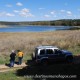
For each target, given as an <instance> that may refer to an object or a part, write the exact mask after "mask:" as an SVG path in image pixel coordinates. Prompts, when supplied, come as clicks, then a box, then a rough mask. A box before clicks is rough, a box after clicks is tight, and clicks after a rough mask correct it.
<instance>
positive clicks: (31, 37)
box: [0, 30, 80, 64]
mask: <svg viewBox="0 0 80 80" xmlns="http://www.w3.org/2000/svg"><path fill="white" fill-rule="evenodd" d="M39 45H52V46H58V47H60V48H61V49H67V50H70V51H71V52H73V54H74V55H77V54H80V30H65V31H54V32H26V33H0V64H2V63H4V62H5V63H6V62H9V55H10V53H11V50H19V49H20V50H22V51H23V52H24V53H25V54H24V55H25V56H24V60H27V59H29V58H30V54H31V53H32V52H33V51H34V49H35V47H36V46H39Z"/></svg>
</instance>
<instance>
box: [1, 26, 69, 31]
mask: <svg viewBox="0 0 80 80" xmlns="http://www.w3.org/2000/svg"><path fill="white" fill-rule="evenodd" d="M67 29H70V27H69V26H10V27H8V28H0V32H43V31H56V30H67Z"/></svg>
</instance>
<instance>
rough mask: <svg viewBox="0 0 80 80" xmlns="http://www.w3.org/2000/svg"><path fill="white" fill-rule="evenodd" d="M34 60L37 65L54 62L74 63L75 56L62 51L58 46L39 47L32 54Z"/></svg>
mask: <svg viewBox="0 0 80 80" xmlns="http://www.w3.org/2000/svg"><path fill="white" fill-rule="evenodd" d="M32 60H34V61H35V62H36V63H41V64H47V63H48V62H54V61H66V62H69V63H70V62H73V55H72V53H71V52H69V51H67V50H61V49H59V48H58V47H56V46H38V47H36V48H35V51H34V53H33V54H32Z"/></svg>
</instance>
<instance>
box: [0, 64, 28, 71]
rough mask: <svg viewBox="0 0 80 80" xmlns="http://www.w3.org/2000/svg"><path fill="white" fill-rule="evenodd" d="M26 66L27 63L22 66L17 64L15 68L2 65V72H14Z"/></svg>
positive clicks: (0, 68)
mask: <svg viewBox="0 0 80 80" xmlns="http://www.w3.org/2000/svg"><path fill="white" fill-rule="evenodd" d="M26 66H27V65H26V64H25V63H22V64H21V65H17V64H15V65H14V67H13V68H10V67H9V66H8V65H5V64H3V65H0V72H6V71H12V70H16V69H20V68H23V67H26Z"/></svg>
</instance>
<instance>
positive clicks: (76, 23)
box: [0, 19, 80, 26]
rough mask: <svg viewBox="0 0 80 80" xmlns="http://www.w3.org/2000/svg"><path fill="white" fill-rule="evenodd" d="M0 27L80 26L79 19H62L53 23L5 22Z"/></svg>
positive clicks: (0, 23)
mask: <svg viewBox="0 0 80 80" xmlns="http://www.w3.org/2000/svg"><path fill="white" fill-rule="evenodd" d="M0 25H51V26H80V19H62V20H54V21H27V22H5V21H3V22H2V21H1V22H0Z"/></svg>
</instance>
